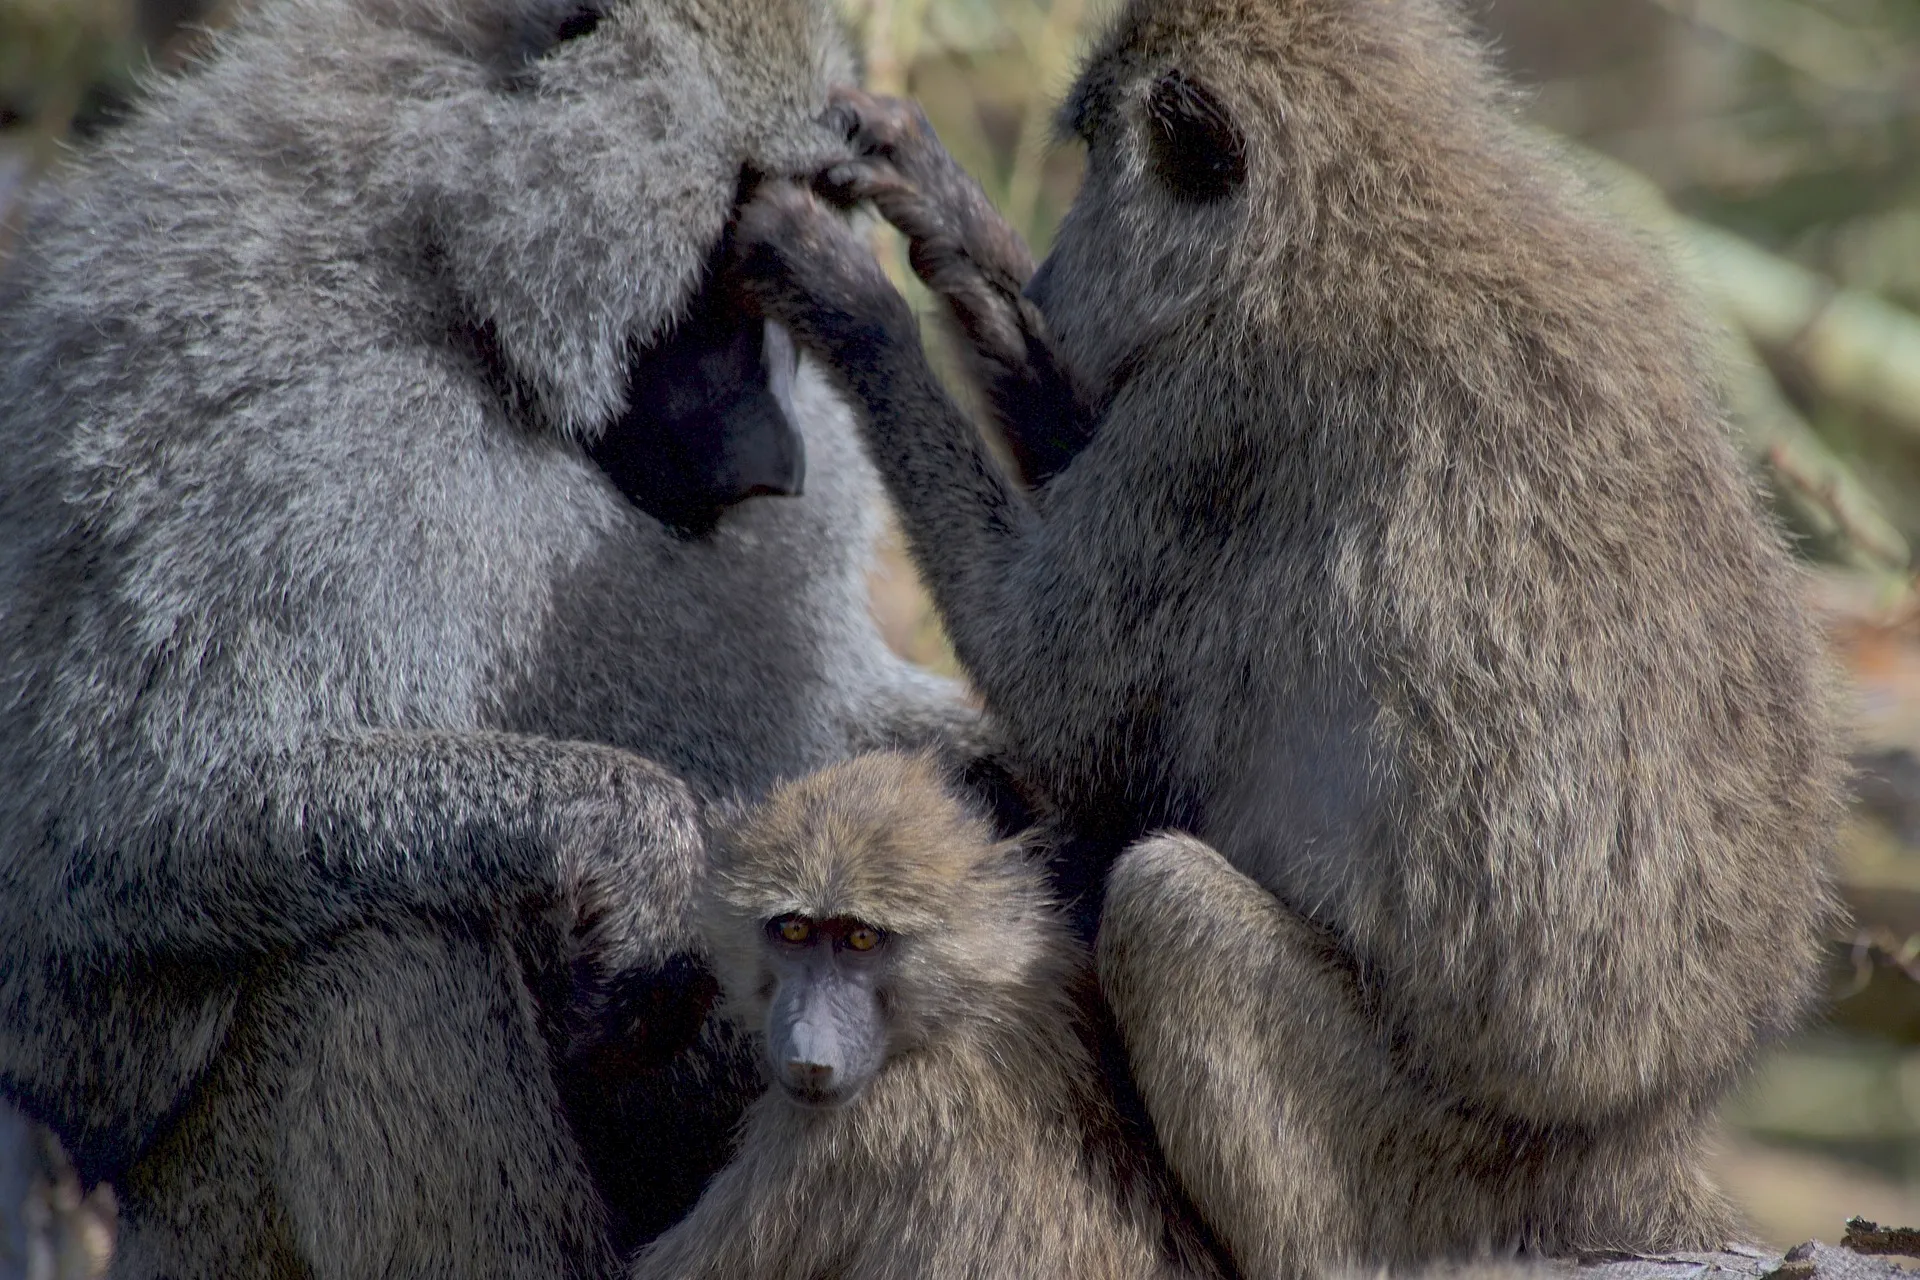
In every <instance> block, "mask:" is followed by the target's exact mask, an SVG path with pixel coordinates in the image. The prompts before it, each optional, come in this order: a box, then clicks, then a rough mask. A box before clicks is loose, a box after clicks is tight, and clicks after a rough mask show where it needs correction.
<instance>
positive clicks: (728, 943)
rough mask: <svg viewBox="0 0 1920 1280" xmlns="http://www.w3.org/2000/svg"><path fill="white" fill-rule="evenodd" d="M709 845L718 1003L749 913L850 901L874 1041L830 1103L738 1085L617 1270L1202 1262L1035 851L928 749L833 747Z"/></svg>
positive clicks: (868, 1272) (1070, 1272)
mask: <svg viewBox="0 0 1920 1280" xmlns="http://www.w3.org/2000/svg"><path fill="white" fill-rule="evenodd" d="M715 856H716V865H715V869H714V871H713V874H712V878H711V884H710V887H709V890H708V892H707V893H706V895H705V897H704V905H703V909H702V922H703V923H702V928H703V932H704V935H705V937H706V938H707V941H708V944H709V947H710V949H711V952H712V956H713V959H714V964H715V967H716V970H717V971H718V973H719V974H720V977H721V982H722V986H723V989H724V991H725V993H726V997H727V1000H728V1008H729V1011H730V1012H731V1013H732V1015H733V1016H735V1017H736V1018H738V1019H739V1021H740V1022H741V1023H743V1024H744V1025H745V1026H747V1027H750V1028H755V1029H758V1028H761V1027H763V1026H764V1025H765V1019H766V1014H767V1002H768V1000H769V998H770V997H771V995H772V988H773V981H774V980H773V977H772V974H771V971H770V970H769V969H768V968H767V964H766V959H765V955H766V948H767V945H768V944H767V941H766V933H765V927H766V923H767V921H768V920H771V919H774V918H777V917H779V916H783V915H786V914H789V913H798V914H802V915H808V916H811V917H814V918H816V919H829V918H834V917H853V918H857V919H860V920H863V921H867V922H869V923H872V924H875V925H878V926H880V927H882V928H884V929H886V930H887V931H888V932H889V933H890V934H891V935H892V937H891V939H890V941H889V943H888V945H889V947H894V948H898V954H897V957H896V965H895V967H894V969H893V970H892V973H891V978H890V987H889V989H888V993H887V996H888V1002H887V1008H888V1009H889V1011H890V1017H891V1025H890V1028H889V1031H890V1034H889V1038H888V1051H887V1060H886V1063H885V1065H884V1066H883V1067H882V1068H881V1069H880V1072H879V1074H878V1076H877V1077H875V1079H874V1080H873V1082H872V1083H871V1084H870V1085H869V1086H868V1087H867V1089H866V1091H865V1092H863V1093H862V1094H861V1095H859V1096H858V1097H857V1098H856V1099H855V1100H854V1101H852V1102H851V1103H848V1104H847V1105H846V1106H844V1107H842V1108H839V1109H835V1110H808V1109H803V1108H800V1107H797V1106H795V1105H794V1104H793V1103H792V1102H790V1101H789V1100H788V1099H787V1098H786V1097H784V1096H783V1095H781V1094H780V1093H779V1092H778V1091H772V1092H769V1093H768V1095H767V1096H765V1097H763V1098H761V1099H760V1101H759V1102H757V1103H756V1104H755V1105H754V1106H753V1108H752V1110H751V1111H750V1112H749V1113H748V1117H747V1120H746V1122H745V1125H744V1128H743V1131H742V1134H741V1138H740V1146H739V1150H738V1152H737V1154H736V1155H735V1157H734V1160H733V1162H732V1163H731V1164H730V1165H729V1166H728V1167H727V1168H726V1169H725V1170H723V1171H722V1172H721V1173H720V1175H719V1176H718V1177H717V1178H716V1179H715V1180H714V1181H713V1182H712V1183H711V1184H710V1185H709V1187H708V1189H707V1191H706V1194H705V1195H704V1197H703V1198H702V1199H701V1201H700V1203H699V1205H698V1206H697V1207H696V1208H695V1209H694V1212H693V1213H692V1215H691V1216H690V1217H688V1218H687V1219H686V1220H685V1221H684V1222H683V1223H681V1224H680V1225H679V1226H677V1227H675V1228H674V1229H673V1230H672V1231H670V1232H668V1234H666V1235H665V1236H663V1237H661V1238H660V1239H659V1240H658V1241H657V1242H655V1244H654V1245H652V1246H651V1247H650V1248H648V1249H647V1250H646V1251H645V1252H644V1253H643V1254H642V1255H641V1258H640V1261H639V1264H638V1267H637V1269H636V1271H635V1273H634V1274H635V1276H636V1278H640V1280H650V1278H652V1277H669V1276H671V1277H689V1276H715V1277H721V1276H724V1277H728V1278H729V1280H751V1278H755V1277H794V1278H796V1280H810V1278H811V1277H817V1276H823V1275H832V1276H835V1277H842V1278H844V1280H862V1278H866V1277H873V1278H874V1280H879V1278H881V1277H885V1278H887V1280H892V1278H894V1277H901V1276H914V1277H923V1278H932V1280H939V1278H942V1277H958V1276H979V1277H1019V1276H1033V1277H1042V1276H1044V1277H1086V1278H1087V1280H1093V1278H1095V1277H1099V1278H1101V1280H1106V1278H1109V1277H1128V1276H1141V1277H1144V1276H1173V1275H1184V1274H1203V1275H1204V1274H1214V1272H1213V1269H1212V1266H1211V1263H1210V1262H1209V1261H1208V1260H1207V1259H1206V1256H1205V1254H1204V1253H1202V1252H1201V1251H1200V1248H1199V1246H1198V1245H1197V1244H1195V1243H1194V1242H1193V1241H1192V1240H1191V1239H1189V1238H1181V1237H1179V1236H1178V1230H1179V1229H1178V1228H1177V1227H1170V1226H1168V1225H1167V1217H1166V1215H1167V1213H1168V1212H1175V1213H1176V1216H1177V1209H1175V1207H1174V1206H1173V1205H1172V1204H1171V1202H1170V1201H1169V1200H1168V1199H1167V1198H1166V1192H1165V1186H1164V1184H1163V1183H1162V1182H1161V1181H1160V1180H1159V1178H1158V1177H1156V1176H1155V1174H1154V1173H1153V1171H1152V1170H1151V1169H1150V1168H1147V1167H1146V1166H1144V1165H1143V1164H1142V1162H1141V1160H1140V1158H1139V1155H1138V1153H1137V1150H1136V1149H1135V1148H1136V1144H1134V1143H1132V1142H1130V1141H1128V1140H1127V1139H1126V1138H1125V1137H1124V1135H1123V1134H1122V1132H1121V1121H1120V1119H1119V1117H1118V1115H1117V1113H1116V1112H1115V1111H1114V1108H1113V1106H1112V1103H1111V1102H1110V1101H1109V1099H1108V1096H1107V1091H1106V1089H1105V1088H1104V1087H1103V1085H1102V1083H1101V1081H1100V1074H1099V1070H1098V1066H1097V1063H1096V1060H1095V1056H1094V1052H1093V1048H1092V1035H1093V1029H1092V1026H1091V1024H1090V1018H1089V1014H1088V1009H1087V1004H1088V1000H1089V999H1090V997H1091V994H1092V993H1091V976H1090V974H1088V973H1087V971H1086V959H1085V956H1084V955H1083V953H1082V952H1081V951H1080V949H1079V948H1078V947H1076V946H1075V945H1074V944H1073V942H1072V941H1071V939H1070V938H1069V937H1068V936H1067V934H1066V932H1065V930H1064V928H1063V926H1062V925H1061V923H1060V922H1059V920H1058V918H1057V916H1056V915H1055V913H1054V912H1053V911H1052V910H1051V909H1050V907H1049V905H1048V903H1047V895H1046V892H1045V888H1044V884H1043V880H1042V876H1041V874H1040V872H1039V870H1038V869H1037V868H1036V867H1035V866H1033V865H1032V864H1031V863H1030V862H1029V860H1028V858H1027V856H1026V855H1025V854H1024V852H1023V851H1022V850H1021V848H1020V847H1019V845H1018V844H1017V843H1008V842H997V841H995V840H994V839H993V833H992V831H991V829H990V828H989V826H988V824H987V823H986V822H985V821H984V820H983V819H982V818H980V817H978V816H976V815H975V814H973V813H971V812H970V811H968V810H967V809H966V808H964V807H963V806H962V805H961V804H959V803H958V802H957V801H956V800H955V799H954V798H953V796H952V795H951V793H949V792H948V791H947V789H946V788H945V787H944V786H943V785H942V783H941V781H940V779H939V777H938V774H937V771H936V769H935V767H934V765H933V763H932V761H931V760H930V759H929V758H927V757H924V756H906V755H898V754H881V755H870V756H863V757H857V758H855V759H854V760H851V761H848V762H846V763H844V764H840V765H836V766H834V767H832V768H830V769H828V770H826V771H824V772H822V773H819V774H815V775H813V776H811V777H808V778H805V779H802V780H801V781H799V782H796V783H793V784H791V785H789V786H787V787H786V788H784V789H782V790H781V791H779V792H776V793H775V794H774V795H773V796H772V798H771V799H769V800H768V801H767V802H766V804H765V805H764V806H763V807H761V808H759V809H758V810H756V811H754V812H753V813H752V814H750V815H749V816H748V817H747V818H746V819H745V820H744V821H743V822H742V823H741V824H740V825H739V827H738V828H737V830H736V831H735V832H734V833H733V835H732V837H731V838H730V839H728V840H726V841H725V842H724V843H723V847H722V848H721V849H720V850H719V851H718V852H717V853H716V855H715ZM1176 1257H1180V1258H1183V1261H1182V1262H1180V1263H1178V1264H1176V1262H1175V1261H1174V1259H1175V1258H1176Z"/></svg>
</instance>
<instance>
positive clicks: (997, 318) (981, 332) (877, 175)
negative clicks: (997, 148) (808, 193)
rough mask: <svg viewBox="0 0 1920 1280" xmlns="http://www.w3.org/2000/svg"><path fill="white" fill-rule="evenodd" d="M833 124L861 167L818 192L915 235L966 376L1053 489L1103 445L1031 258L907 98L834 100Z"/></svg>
mask: <svg viewBox="0 0 1920 1280" xmlns="http://www.w3.org/2000/svg"><path fill="white" fill-rule="evenodd" d="M829 111H830V113H831V119H832V120H833V121H834V123H836V124H837V126H838V127H839V129H840V130H841V131H842V132H844V133H845V135H846V137H847V139H848V142H849V145H851V146H852V148H853V150H854V153H855V157H856V158H855V159H853V160H851V161H847V162H845V163H842V164H839V165H836V166H834V167H833V168H831V169H829V170H828V171H827V172H826V173H825V174H823V175H821V178H820V180H819V182H818V183H817V184H816V185H817V186H818V187H819V188H820V189H821V190H822V192H823V193H825V194H826V195H827V196H828V197H829V198H830V199H833V200H835V201H836V202H838V203H842V204H856V203H860V202H863V201H864V202H870V203H871V204H872V205H873V206H874V208H876V209H877V210H879V212H880V214H881V216H882V217H884V218H886V219H887V221H889V222H891V223H892V224H893V225H894V226H895V227H897V228H898V229H899V230H900V233H901V234H902V235H904V236H906V237H907V246H908V257H909V259H910V260H911V261H912V263H913V269H914V271H915V273H916V274H918V275H919V277H920V279H921V280H922V281H923V282H924V283H925V284H926V286H927V287H928V288H929V289H931V290H932V291H933V293H934V294H935V295H936V296H937V297H939V298H940V299H941V300H942V301H943V302H945V303H946V310H947V317H948V320H949V322H950V323H951V324H952V326H953V327H954V329H955V330H957V332H958V336H959V339H960V341H959V346H960V349H961V352H962V353H963V356H964V358H965V360H966V361H967V364H968V371H969V373H971V374H972V376H973V379H974V381H975V382H976V383H977V384H978V385H979V387H980V389H981V390H982V392H984V393H985V395H986V398H987V404H988V407H989V408H990V409H991V410H992V411H993V414H994V416H995V417H996V418H997V419H998V420H999V423H1000V426H1001V429H1002V432H1003V434H1004V435H1005V437H1006V441H1007V446H1008V448H1009V449H1010V450H1011V451H1012V453H1013V457H1014V462H1015V464H1016V465H1017V466H1018V467H1019V469H1020V473H1021V478H1022V479H1023V480H1024V481H1025V482H1026V483H1027V484H1028V485H1029V486H1037V485H1041V484H1045V483H1046V482H1047V481H1048V480H1050V479H1052V478H1053V476H1054V475H1056V474H1058V473H1059V472H1060V471H1062V470H1064V469H1065V468H1066V465H1067V464H1068V463H1069V462H1071V461H1073V459H1074V456H1075V455H1076V454H1078V453H1079V452H1080V450H1081V449H1083V448H1084V447H1085V446H1086V444H1087V442H1088V441H1089V440H1091V439H1092V438H1093V434H1094V431H1095V429H1096V428H1097V425H1098V419H1097V416H1096V413H1095V409H1094V406H1093V403H1092V398H1091V397H1090V396H1089V395H1088V394H1087V392H1086V391H1085V389H1084V388H1083V387H1082V386H1081V384H1080V381H1079V379H1077V378H1076V377H1075V376H1074V374H1073V371H1072V369H1071V368H1069V367H1068V365H1067V362H1066V360H1065V359H1064V358H1063V357H1062V356H1061V354H1060V352H1059V349H1058V348H1057V347H1056V346H1055V344H1054V341H1053V337H1052V335H1051V334H1050V333H1049V332H1048V330H1047V323H1046V319H1045V317H1043V316H1042V315H1041V314H1040V309H1039V308H1038V307H1036V306H1034V305H1033V304H1032V303H1031V302H1029V301H1028V300H1027V299H1026V297H1025V296H1024V295H1023V294H1022V290H1023V289H1025V287H1026V284H1027V281H1028V280H1029V279H1030V278H1031V277H1032V276H1033V271H1034V264H1033V254H1032V253H1031V251H1029V250H1028V248H1027V244H1026V241H1024V240H1023V239H1021V237H1020V233H1019V232H1017V231H1015V230H1014V229H1013V227H1012V226H1011V225H1010V224H1009V223H1008V222H1007V220H1006V219H1005V218H1003V217H1001V216H1000V212H999V210H997V209H995V208H994V207H993V202H992V201H990V200H989V199H988V198H987V194H986V192H985V191H983V190H981V188H980V184H979V183H978V182H976V181H974V179H973V176H972V175H971V174H969V173H968V172H967V171H966V170H965V169H962V168H961V167H960V165H959V163H958V162H957V161H956V160H954V158H953V156H952V155H951V154H949V153H948V151H947V149H946V148H945V147H944V146H942V145H941V144H940V139H939V138H938V137H937V136H936V135H935V134H934V131H933V126H932V125H931V124H929V123H928V121H927V117H926V115H925V113H924V112H922V111H921V110H920V108H919V107H918V106H917V105H915V104H914V103H911V102H907V101H904V100H902V99H899V98H882V97H875V96H873V95H871V94H867V93H864V92H862V91H860V90H858V89H850V88H839V89H836V90H834V94H833V105H832V106H831V107H830V108H829Z"/></svg>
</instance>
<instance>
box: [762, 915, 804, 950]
mask: <svg viewBox="0 0 1920 1280" xmlns="http://www.w3.org/2000/svg"><path fill="white" fill-rule="evenodd" d="M767 932H768V933H770V934H772V935H773V936H774V937H776V938H778V939H779V940H780V941H782V942H791V943H801V942H807V941H810V940H811V939H812V938H813V921H811V920H809V919H807V918H806V917H805V916H781V917H780V918H779V919H778V920H769V921H767Z"/></svg>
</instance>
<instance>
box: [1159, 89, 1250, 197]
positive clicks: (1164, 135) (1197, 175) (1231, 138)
mask: <svg viewBox="0 0 1920 1280" xmlns="http://www.w3.org/2000/svg"><path fill="white" fill-rule="evenodd" d="M1147 154H1148V158H1149V161H1150V163H1151V165H1152V168H1153V172H1154V175H1155V176H1156V177H1158V178H1159V179H1160V181H1162V182H1164V183H1166V184H1167V188H1168V190H1170V191H1172V192H1173V193H1174V194H1175V195H1176V196H1179V197H1180V198H1181V199H1183V200H1192V201H1194V202H1196V203H1206V202H1210V201H1214V200H1219V199H1221V198H1223V197H1225V196H1228V195H1231V194H1233V192H1234V191H1236V190H1238V189H1239V188H1240V187H1241V186H1243V185H1244V184H1245V183H1246V180H1247V140H1246V138H1245V136H1243V135H1242V134H1241V132H1240V129H1239V126H1238V125H1236V124H1234V122H1233V117H1232V116H1231V115H1229V114H1227V109H1226V107H1225V106H1224V105H1222V103H1221V101H1220V99H1219V98H1218V97H1216V96H1214V93H1213V91H1212V90H1211V89H1209V88H1207V87H1206V86H1205V85H1203V84H1201V83H1200V82H1199V81H1198V80H1194V79H1192V78H1190V77H1189V76H1187V75H1186V74H1185V73H1183V72H1179V71H1169V72H1167V73H1166V74H1165V75H1163V76H1161V77H1160V79H1159V80H1158V81H1157V82H1155V84H1154V86H1153V92H1152V94H1150V95H1149V96H1148V98H1147Z"/></svg>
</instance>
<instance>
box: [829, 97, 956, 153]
mask: <svg viewBox="0 0 1920 1280" xmlns="http://www.w3.org/2000/svg"><path fill="white" fill-rule="evenodd" d="M824 120H825V123H826V125H827V127H828V128H829V129H832V130H833V131H834V132H836V133H838V134H840V136H842V137H843V138H845V139H846V140H847V143H848V145H849V146H851V147H852V148H853V149H854V152H855V153H856V154H858V155H862V156H878V157H881V158H882V159H886V160H892V161H894V162H895V163H900V162H901V161H902V159H903V158H904V157H906V156H907V155H909V154H919V153H923V152H924V153H931V154H944V150H943V148H942V147H941V146H940V143H939V140H938V138H936V137H935V135H934V132H933V124H932V123H931V122H930V121H929V120H928V119H927V113H926V112H924V111H922V110H921V109H920V106H919V104H918V103H915V102H911V101H909V100H907V99H905V98H888V97H882V96H881V95H879V94H873V93H868V92H866V91H865V90H864V89H856V88H853V87H852V86H850V85H840V86H836V87H835V88H834V89H833V91H832V92H831V93H830V94H829V95H828V98H827V113H826V115H825V117H824ZM902 167H903V168H908V167H911V166H909V165H905V164H903V165H902Z"/></svg>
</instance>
